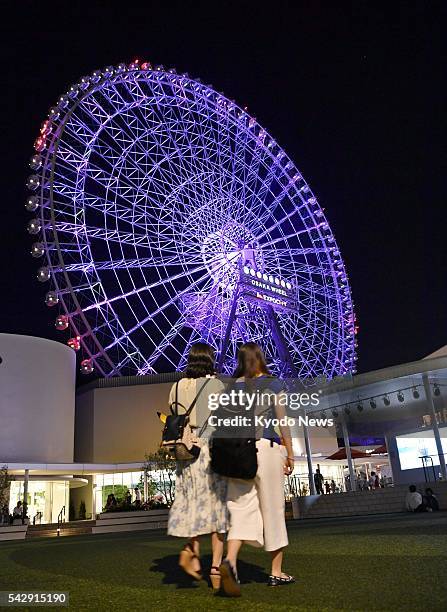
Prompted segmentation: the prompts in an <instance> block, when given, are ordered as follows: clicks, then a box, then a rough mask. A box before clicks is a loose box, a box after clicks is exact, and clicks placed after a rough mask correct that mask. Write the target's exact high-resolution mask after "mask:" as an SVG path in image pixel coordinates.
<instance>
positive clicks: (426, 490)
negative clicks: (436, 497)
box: [425, 487, 433, 495]
mask: <svg viewBox="0 0 447 612" xmlns="http://www.w3.org/2000/svg"><path fill="white" fill-rule="evenodd" d="M425 492H426V493H428V492H430V493H431V494H432V495H433V489H430V487H427V488H426V489H425Z"/></svg>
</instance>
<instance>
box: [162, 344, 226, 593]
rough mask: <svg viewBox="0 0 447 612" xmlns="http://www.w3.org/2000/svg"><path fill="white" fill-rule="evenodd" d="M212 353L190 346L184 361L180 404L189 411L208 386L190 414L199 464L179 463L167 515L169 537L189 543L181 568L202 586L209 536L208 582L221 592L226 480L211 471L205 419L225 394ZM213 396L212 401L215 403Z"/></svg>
mask: <svg viewBox="0 0 447 612" xmlns="http://www.w3.org/2000/svg"><path fill="white" fill-rule="evenodd" d="M214 363H215V356H214V350H213V348H212V347H211V346H209V345H208V344H205V343H202V342H199V343H197V344H194V345H192V347H191V350H190V352H189V355H188V364H187V367H186V372H185V378H182V379H181V380H180V381H179V383H178V388H177V394H178V395H177V401H178V404H179V405H181V406H183V407H184V408H185V410H187V409H188V408H189V407H190V406H191V404H192V403H193V401H194V399H195V397H196V395H197V393H198V391H199V389H200V388H201V387H202V385H203V384H204V383H205V382H207V379H208V382H207V384H206V386H205V387H204V389H203V392H202V393H201V394H200V396H199V399H198V401H197V403H196V405H195V406H194V408H193V410H192V412H191V414H190V424H191V426H192V427H193V428H194V429H193V431H195V433H196V434H197V435H199V434H200V436H201V437H199V438H198V445H199V446H200V454H199V456H198V458H197V459H192V460H190V461H179V462H177V470H176V480H175V498H174V503H173V504H172V507H171V509H170V512H169V518H168V535H172V536H177V537H180V538H188V543H187V544H186V545H185V547H184V548H183V550H182V551H181V553H180V558H179V565H180V566H181V567H182V568H183V569H184V571H185V572H186V573H187V574H189V575H190V576H192V577H193V578H195V579H196V580H200V579H201V578H202V570H201V565H200V546H199V536H202V535H206V534H211V545H212V552H213V558H212V567H211V571H210V580H211V583H212V586H213V588H214V589H218V588H220V581H221V578H220V573H219V565H220V564H221V561H222V555H223V541H224V534H225V533H226V532H227V516H228V515H227V504H226V496H227V480H226V478H223V477H222V476H219V475H218V474H215V473H214V472H212V471H211V468H210V451H209V443H208V441H209V435H210V433H211V432H210V428H209V427H207V419H208V416H209V415H210V412H209V404H208V399H209V396H210V395H211V394H216V396H217V395H218V394H219V393H221V392H222V391H223V389H224V385H223V384H222V383H221V382H220V381H219V380H218V379H217V378H216V377H215V365H214ZM176 385H177V383H176V384H174V385H173V387H172V389H171V392H170V396H169V403H170V404H172V403H173V402H174V401H175V395H176ZM216 396H215V397H216Z"/></svg>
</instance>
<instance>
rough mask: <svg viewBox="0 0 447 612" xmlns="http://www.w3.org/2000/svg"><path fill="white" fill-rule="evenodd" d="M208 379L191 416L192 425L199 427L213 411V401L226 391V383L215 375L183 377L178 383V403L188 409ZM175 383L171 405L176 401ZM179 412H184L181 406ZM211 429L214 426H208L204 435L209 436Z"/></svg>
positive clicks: (170, 394)
mask: <svg viewBox="0 0 447 612" xmlns="http://www.w3.org/2000/svg"><path fill="white" fill-rule="evenodd" d="M207 379H209V382H208V383H207V385H206V387H205V388H204V390H203V391H202V393H201V394H200V397H199V399H198V400H197V402H196V405H195V406H194V408H193V409H192V411H191V414H190V417H189V422H190V424H191V426H192V427H198V428H199V429H200V428H201V427H202V425H203V424H204V423H205V421H206V420H207V418H208V417H209V415H210V414H212V411H210V405H211V406H212V405H213V402H215V401H216V398H217V396H218V395H219V394H220V393H222V391H224V389H225V385H224V384H223V382H222V381H221V380H219V379H218V378H216V377H215V376H206V377H202V378H182V379H180V381H179V384H178V403H179V404H182V405H183V406H184V407H185V411H186V410H188V408H189V406H190V405H191V404H192V402H193V401H194V398H195V397H196V395H197V393H198V392H199V389H200V388H201V387H202V385H203V384H204V382H205V381H206V380H207ZM175 385H176V383H174V384H173V385H172V388H171V391H170V393H169V405H171V404H172V402H174V401H175ZM179 414H182V409H181V407H179ZM211 431H212V428H210V427H207V429H206V431H205V432H204V436H205V437H208V436H209V435H210V433H211Z"/></svg>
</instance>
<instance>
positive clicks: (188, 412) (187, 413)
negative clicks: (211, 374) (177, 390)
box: [186, 378, 211, 416]
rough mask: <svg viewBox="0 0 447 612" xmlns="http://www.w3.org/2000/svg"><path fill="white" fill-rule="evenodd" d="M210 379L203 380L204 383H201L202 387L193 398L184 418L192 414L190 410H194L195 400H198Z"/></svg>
mask: <svg viewBox="0 0 447 612" xmlns="http://www.w3.org/2000/svg"><path fill="white" fill-rule="evenodd" d="M210 380H211V378H207V379H206V380H205V382H204V383H203V385H202V386H201V387H200V389H199V392H198V393H197V395H196V396H195V398H194V399H193V401H192V403H191V405H190V407H189V408H188V410H187V411H186V416H189V415H190V414H191V412H192V409H193V408H194V406H195V405H196V403H197V400H198V399H199V395H200V394H201V393H202V391H203V390H204V389H205V387H206V385H207V384H208V383H209V382H210Z"/></svg>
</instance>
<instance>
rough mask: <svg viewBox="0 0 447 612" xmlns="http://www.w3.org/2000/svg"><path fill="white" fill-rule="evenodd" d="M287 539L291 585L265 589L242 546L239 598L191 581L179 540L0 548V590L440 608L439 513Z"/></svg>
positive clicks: (95, 597)
mask: <svg viewBox="0 0 447 612" xmlns="http://www.w3.org/2000/svg"><path fill="white" fill-rule="evenodd" d="M289 536H290V546H289V547H288V549H287V552H286V562H285V566H284V569H285V571H286V572H289V573H291V574H293V575H295V576H296V577H297V579H298V582H297V584H295V585H291V586H284V587H278V588H268V587H267V586H266V585H265V584H264V583H265V579H266V577H267V576H266V571H268V556H267V554H266V553H265V552H263V551H261V550H256V549H252V548H250V547H248V546H247V547H244V548H243V551H242V555H241V563H240V568H239V572H240V577H241V580H242V583H243V585H242V589H243V596H242V598H241V599H239V600H237V599H236V600H231V599H226V598H224V597H220V596H214V595H213V594H212V591H211V589H210V588H209V587H208V586H207V583H206V582H205V581H202V582H201V583H192V582H190V581H189V579H188V578H187V577H185V576H183V574H182V573H181V571H179V569H178V568H177V555H178V550H179V548H180V544H181V542H180V541H179V540H177V539H174V538H168V537H167V536H165V535H163V534H161V533H150V532H140V533H131V534H125V535H119V534H117V535H97V536H79V537H66V538H59V539H56V538H53V539H51V538H49V539H39V540H26V541H25V542H16V543H15V542H1V543H0V590H6V589H11V590H20V589H26V590H38V589H42V590H63V591H69V593H70V608H71V609H75V610H106V609H107V610H124V611H127V610H163V611H166V612H169V611H171V610H182V611H184V612H188V611H193V610H194V612H200V611H202V610H236V609H241V610H243V612H245V611H248V610H270V609H272V608H273V609H275V610H278V611H279V610H312V611H323V610H331V611H335V610H358V611H367V610H371V611H372V610H374V611H377V610H389V611H396V610H406V611H411V612H412V611H414V610H430V611H431V612H433V611H435V610H439V611H440V610H447V586H446V585H447V514H446V513H438V514H427V515H415V516H406V515H400V516H390V517H380V518H377V517H367V518H357V519H341V520H338V521H335V520H332V521H326V520H325V521H311V522H306V521H303V522H294V523H289ZM202 557H203V558H202V561H203V567H204V568H205V569H206V568H207V564H209V544H208V541H206V542H205V540H204V543H203V550H202ZM22 609H24V608H22Z"/></svg>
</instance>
